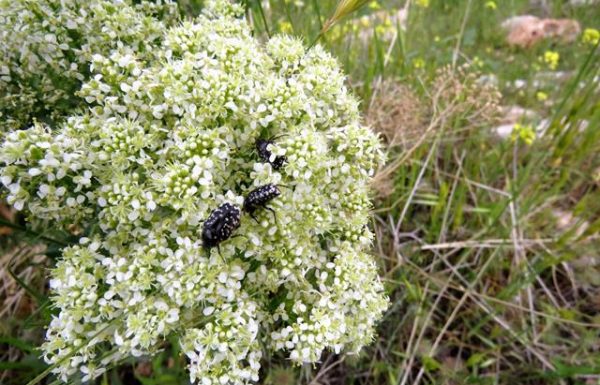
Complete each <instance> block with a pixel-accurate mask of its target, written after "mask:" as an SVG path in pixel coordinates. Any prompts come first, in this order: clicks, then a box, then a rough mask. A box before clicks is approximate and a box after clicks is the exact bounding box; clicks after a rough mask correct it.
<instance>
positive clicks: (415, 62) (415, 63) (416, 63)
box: [413, 57, 425, 69]
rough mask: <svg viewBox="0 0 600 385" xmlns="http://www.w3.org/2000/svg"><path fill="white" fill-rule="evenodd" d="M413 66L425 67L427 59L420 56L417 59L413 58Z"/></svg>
mask: <svg viewBox="0 0 600 385" xmlns="http://www.w3.org/2000/svg"><path fill="white" fill-rule="evenodd" d="M413 66H414V67H415V68H417V69H419V68H423V67H425V60H423V59H421V58H420V57H418V58H416V59H415V60H413Z"/></svg>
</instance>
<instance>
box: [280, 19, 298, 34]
mask: <svg viewBox="0 0 600 385" xmlns="http://www.w3.org/2000/svg"><path fill="white" fill-rule="evenodd" d="M278 24H279V31H281V33H292V32H293V31H294V28H293V27H292V23H290V22H289V21H287V20H279V23H278Z"/></svg>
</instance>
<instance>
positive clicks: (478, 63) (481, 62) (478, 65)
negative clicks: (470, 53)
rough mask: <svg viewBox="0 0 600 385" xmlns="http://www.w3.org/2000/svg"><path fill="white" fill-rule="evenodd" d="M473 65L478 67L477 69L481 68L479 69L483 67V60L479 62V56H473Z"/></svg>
mask: <svg viewBox="0 0 600 385" xmlns="http://www.w3.org/2000/svg"><path fill="white" fill-rule="evenodd" d="M473 65H474V66H475V67H479V68H481V67H483V60H481V59H480V58H479V56H475V57H474V58H473Z"/></svg>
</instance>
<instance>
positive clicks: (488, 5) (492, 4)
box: [485, 1, 498, 11]
mask: <svg viewBox="0 0 600 385" xmlns="http://www.w3.org/2000/svg"><path fill="white" fill-rule="evenodd" d="M485 7H486V8H488V9H491V10H492V11H495V10H496V9H497V8H498V6H497V5H496V2H495V1H488V2H486V3H485Z"/></svg>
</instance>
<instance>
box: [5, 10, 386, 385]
mask: <svg viewBox="0 0 600 385" xmlns="http://www.w3.org/2000/svg"><path fill="white" fill-rule="evenodd" d="M242 11H243V10H242V9H241V8H240V7H239V6H237V5H234V4H232V3H230V2H229V1H227V0H209V1H207V2H206V10H205V12H204V14H203V15H201V16H199V17H198V18H197V19H196V20H194V22H186V23H183V24H182V25H180V26H178V27H173V28H170V29H166V30H165V32H164V36H162V37H160V38H159V40H160V41H161V44H160V46H158V47H157V48H156V50H155V52H154V55H153V56H152V57H150V56H148V55H144V54H140V53H137V52H135V51H131V50H130V49H129V48H127V47H125V46H123V47H120V48H118V49H116V50H114V51H112V52H110V53H106V54H102V53H97V54H94V55H93V58H92V63H93V65H92V71H93V73H92V75H91V76H90V80H89V81H88V82H86V83H85V84H84V85H83V87H82V89H81V91H80V95H81V96H82V97H83V98H84V99H85V100H86V101H87V102H88V103H90V109H89V111H88V113H86V114H82V115H78V116H72V117H70V118H69V119H68V121H67V122H66V123H65V124H63V125H62V126H61V127H60V128H59V129H57V130H55V131H54V132H51V131H49V130H47V129H46V128H45V127H44V126H42V125H39V124H38V125H36V126H34V127H32V128H30V129H28V130H26V131H16V132H13V133H10V134H8V135H7V139H6V141H5V143H4V145H3V147H2V149H0V162H2V168H1V169H0V176H1V181H2V183H3V184H4V185H5V186H6V187H7V188H8V196H7V199H8V202H10V203H11V204H13V205H14V206H15V207H17V208H19V209H24V210H27V211H28V212H29V213H30V215H31V216H32V217H34V218H40V219H43V220H48V221H50V223H56V224H58V225H62V226H68V225H72V224H76V225H78V226H80V227H81V228H83V229H87V230H86V234H85V238H82V239H81V242H80V244H79V245H76V246H71V247H69V248H66V249H65V250H64V255H63V259H62V260H61V261H60V262H59V263H58V265H57V266H56V268H55V269H54V270H53V272H52V276H53V278H52V281H51V287H52V289H53V293H54V296H53V300H54V303H55V305H56V306H57V307H58V309H59V310H60V312H59V314H58V315H57V316H56V317H55V318H54V319H53V320H52V322H51V324H50V326H49V329H48V332H47V342H46V343H45V345H44V346H43V349H44V351H45V359H46V361H47V362H48V363H51V364H57V368H56V369H55V372H56V373H58V374H59V375H60V377H61V378H63V379H67V378H69V377H71V376H83V377H84V379H90V378H93V377H95V376H97V375H99V374H100V373H102V372H103V371H104V370H105V369H106V367H107V366H108V365H110V364H113V363H117V362H119V361H120V360H121V359H122V358H125V357H128V356H131V355H133V356H140V355H147V354H152V353H153V352H156V351H157V350H159V349H161V348H162V347H163V346H164V341H165V337H166V336H168V335H172V334H176V335H178V336H180V343H181V346H182V348H183V351H184V352H185V354H186V355H187V357H188V358H189V362H190V365H189V371H190V375H191V379H192V381H194V382H198V383H201V384H206V385H208V384H245V383H248V382H251V381H257V380H258V372H259V368H260V360H261V356H262V352H263V351H267V352H275V351H283V352H285V353H286V354H287V355H288V357H289V358H290V359H291V360H292V361H294V362H296V363H305V362H307V363H308V362H315V361H317V360H318V359H319V357H320V356H321V354H322V352H323V351H324V350H325V349H331V350H333V351H336V352H340V351H342V350H344V351H349V352H356V351H358V350H359V349H360V348H361V347H362V346H363V345H365V344H366V343H369V342H370V341H371V340H372V338H373V333H374V325H375V323H376V322H377V321H378V320H379V319H380V318H381V316H382V313H383V312H384V311H385V309H386V308H387V298H386V296H385V294H384V293H383V286H382V284H381V282H380V281H379V278H378V276H377V268H376V265H375V263H374V261H373V260H372V258H371V256H369V255H368V254H367V251H366V250H367V249H368V248H369V246H370V244H371V241H372V234H371V232H370V231H369V229H368V227H367V224H368V221H369V210H370V202H369V188H368V184H369V181H370V178H371V177H372V176H373V174H374V172H375V170H376V169H377V167H379V166H380V165H381V163H382V161H383V155H382V152H381V150H380V144H379V140H378V138H377V136H376V135H375V134H373V133H372V132H371V131H370V130H369V129H367V128H365V127H363V126H362V125H361V124H360V118H359V112H358V103H357V101H356V100H355V98H354V97H353V96H352V95H351V94H350V93H349V91H348V90H347V89H346V86H345V85H344V83H345V78H344V76H343V74H342V73H341V71H340V70H339V67H338V64H337V62H336V61H335V60H334V59H333V58H332V57H331V56H330V55H329V54H327V53H326V52H325V51H324V50H323V49H322V48H321V47H319V46H316V47H314V48H312V49H311V50H309V51H308V52H307V51H306V50H305V48H304V47H303V45H302V43H301V42H300V41H298V40H296V39H294V38H291V37H287V36H277V37H274V38H272V39H271V40H270V41H269V42H268V43H267V44H266V46H263V45H261V44H260V43H259V42H258V41H257V40H256V39H254V38H253V37H252V34H251V30H250V28H249V27H248V25H247V24H246V22H245V21H244V19H242V18H240V17H239V16H240V15H241V14H242ZM269 138H277V139H274V140H273V143H272V144H270V145H269V146H268V149H269V151H270V152H271V153H272V154H271V159H269V160H270V161H271V162H272V161H273V160H274V159H275V158H276V157H280V156H285V157H286V160H287V161H286V162H285V164H283V166H282V167H280V168H279V167H273V166H272V165H271V164H270V162H269V161H268V160H265V159H261V158H260V157H259V155H258V153H257V149H256V141H257V140H258V139H269ZM266 184H275V185H278V186H279V187H280V190H281V195H280V196H278V197H277V198H275V199H273V200H272V201H270V202H269V205H270V207H271V208H272V209H273V211H274V213H272V212H270V211H268V210H266V209H265V210H262V209H261V210H257V211H255V212H254V216H255V217H256V219H257V220H256V221H255V220H254V219H253V218H251V217H250V216H249V215H247V214H246V215H242V218H241V226H240V227H239V228H238V229H237V231H236V233H235V234H236V235H239V236H237V237H232V238H230V239H227V240H225V241H223V242H222V243H221V244H220V250H217V249H216V248H213V249H208V250H207V249H206V248H204V247H203V244H202V241H201V240H200V239H201V236H200V235H201V233H202V230H203V221H204V220H205V219H206V218H208V216H209V215H210V213H211V212H212V211H213V210H215V209H216V208H217V207H219V206H220V205H222V204H224V203H226V202H227V203H230V204H232V205H235V206H237V207H239V208H241V207H242V205H243V200H244V197H245V196H246V195H247V194H248V193H249V192H250V191H252V190H254V189H256V188H258V187H260V186H263V185H266Z"/></svg>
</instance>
